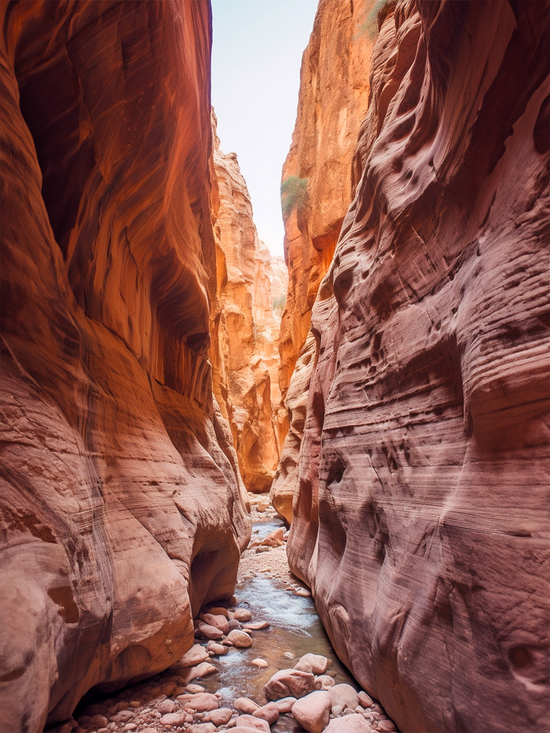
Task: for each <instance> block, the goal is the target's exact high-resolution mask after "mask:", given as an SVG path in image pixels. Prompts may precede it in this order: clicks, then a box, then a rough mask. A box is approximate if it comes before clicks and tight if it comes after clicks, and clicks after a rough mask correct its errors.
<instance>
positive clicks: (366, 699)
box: [357, 690, 373, 708]
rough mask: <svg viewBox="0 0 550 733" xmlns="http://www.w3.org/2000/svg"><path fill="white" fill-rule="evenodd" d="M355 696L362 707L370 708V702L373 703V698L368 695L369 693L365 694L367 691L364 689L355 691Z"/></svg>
mask: <svg viewBox="0 0 550 733" xmlns="http://www.w3.org/2000/svg"><path fill="white" fill-rule="evenodd" d="M357 697H358V698H359V702H360V704H361V705H362V706H363V707H364V708H370V706H371V705H372V703H373V700H372V698H371V697H370V695H367V693H366V692H365V691H364V690H361V691H360V692H358V693H357Z"/></svg>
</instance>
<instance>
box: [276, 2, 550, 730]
mask: <svg viewBox="0 0 550 733" xmlns="http://www.w3.org/2000/svg"><path fill="white" fill-rule="evenodd" d="M379 18H380V26H381V27H380V33H379V37H378V40H377V43H376V46H375V49H374V53H373V57H372V61H371V94H372V99H371V104H370V107H369V113H368V116H367V118H366V120H365V122H364V124H363V126H362V128H361V135H360V140H359V145H358V148H357V154H356V160H355V165H356V167H357V180H358V181H359V183H358V186H357V189H356V195H355V199H354V201H353V204H352V205H351V207H350V210H349V212H348V214H347V216H346V218H345V220H344V224H343V228H342V235H341V239H340V241H339V243H338V246H337V248H336V253H335V257H334V260H333V265H332V267H331V270H330V272H329V274H328V275H327V276H326V278H325V279H324V281H323V283H322V285H321V287H320V289H319V294H318V298H317V301H316V304H315V307H314V310H313V317H312V329H313V333H314V335H315V337H316V340H317V345H316V350H315V356H314V359H315V369H314V372H313V376H312V380H311V388H310V393H309V400H308V405H307V418H306V425H305V434H304V440H303V443H302V453H301V460H300V468H299V487H300V489H299V495H298V498H297V501H295V504H294V518H293V523H292V528H291V532H290V537H289V542H288V553H289V561H290V566H291V569H292V570H293V571H294V572H295V573H297V574H298V575H299V576H300V577H301V578H302V579H304V580H305V581H306V582H307V583H308V584H309V585H310V586H311V588H312V590H313V594H314V596H315V600H316V604H317V608H318V609H319V612H320V616H321V618H322V620H323V622H324V624H325V626H326V628H327V629H328V632H329V635H330V637H331V640H332V643H333V646H334V647H335V649H336V651H337V652H338V654H339V655H340V657H341V658H342V659H343V660H344V662H345V663H346V665H348V666H349V668H350V669H351V670H352V671H353V673H354V674H355V676H356V678H357V679H358V680H359V681H360V682H361V684H362V685H363V686H364V687H365V689H366V690H367V691H368V692H369V693H372V694H373V695H374V696H375V697H377V698H378V699H380V701H381V703H382V704H383V705H384V707H385V708H386V710H387V711H388V714H389V715H391V717H392V718H393V719H394V720H395V722H396V724H397V725H398V727H399V728H400V729H401V730H404V731H457V730H461V731H477V732H479V733H504V732H505V731H510V730H518V731H519V730H525V729H528V730H547V729H548V728H549V727H550V720H549V718H548V714H549V712H548V711H549V706H548V692H549V683H548V666H547V660H548V652H549V650H548V631H549V626H548V618H549V615H550V609H549V601H550V592H549V590H550V589H549V585H548V567H549V561H550V551H549V535H548V515H547V513H546V511H545V509H543V507H546V506H547V502H548V479H547V476H548V473H547V469H548V422H547V421H548V408H549V402H548V377H549V369H548V365H549V362H548V323H549V319H548V315H549V311H548V255H547V244H548V217H549V208H548V203H549V187H548V182H549V172H548V171H549V167H548V166H549V162H548V150H549V146H550V140H549V129H548V127H549V110H550V103H549V102H550V97H549V92H550V86H549V79H548V69H549V58H548V49H549V47H550V46H549V27H548V10H547V6H545V4H544V3H539V2H522V3H515V2H466V1H465V2H449V1H445V0H444V1H442V2H411V1H410V0H398V1H397V2H396V3H393V2H390V3H387V4H386V5H385V6H384V7H383V9H382V11H381V15H380V17H379Z"/></svg>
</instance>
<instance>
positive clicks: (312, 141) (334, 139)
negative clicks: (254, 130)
mask: <svg viewBox="0 0 550 733" xmlns="http://www.w3.org/2000/svg"><path fill="white" fill-rule="evenodd" d="M374 4H375V0H365V2H356V3H350V2H348V1H347V0H321V2H320V4H319V8H318V10H317V15H316V18H315V24H314V27H313V32H312V34H311V38H310V41H309V44H308V46H307V48H306V50H305V52H304V57H303V60H302V69H301V75H300V94H299V100H298V116H297V120H296V126H295V129H294V134H293V137H292V146H291V148H290V152H289V154H288V157H287V159H286V161H285V164H284V167H283V183H282V187H281V191H282V205H283V219H284V223H285V259H286V261H287V264H288V268H289V277H290V281H289V295H288V299H287V305H286V309H285V312H284V314H283V318H282V323H281V337H280V346H279V349H280V354H281V363H280V370H279V381H280V386H281V391H282V394H283V398H284V401H285V406H286V409H287V411H288V416H289V423H290V425H289V433H288V437H287V440H286V443H285V445H284V448H283V451H282V456H281V462H280V465H279V467H278V471H277V475H276V477H275V480H274V482H273V488H272V493H271V498H272V502H273V503H274V505H275V506H277V507H287V508H286V509H283V514H284V515H285V517H286V518H287V519H289V518H290V514H289V512H291V507H292V496H293V494H294V491H295V488H296V471H295V467H296V466H297V463H298V454H299V449H300V443H301V439H302V432H303V423H304V408H305V402H306V399H307V392H304V389H305V388H306V386H307V384H308V383H309V377H310V374H311V368H312V366H313V362H312V361H311V359H310V352H309V350H308V347H306V346H305V343H306V339H307V335H308V331H309V327H310V322H311V308H312V306H313V303H314V301H315V296H316V295H317V290H318V289H319V284H320V282H321V280H322V278H323V277H324V275H325V274H326V272H327V270H328V268H329V265H330V263H331V261H332V256H333V254H334V248H335V246H336V241H337V239H338V235H339V233H340V228H341V226H342V221H343V219H344V216H345V214H346V211H347V210H348V207H349V205H350V203H351V200H352V196H353V188H354V182H353V180H352V179H353V175H352V163H353V155H354V152H355V148H356V146H357V136H358V133H359V127H360V124H361V121H362V120H363V118H364V116H365V113H366V110H367V105H368V97H369V63H370V55H371V51H372V46H373V38H372V33H371V31H372V27H371V26H373V23H374V26H373V27H375V17H371V16H372V15H373V14H372V10H373V6H374ZM298 360H299V361H298ZM297 361H298V363H297ZM306 365H309V366H307V368H306V369H305V371H304V367H306ZM291 375H293V376H292V379H293V380H294V383H291ZM295 409H296V410H297V413H296V414H295V413H294V410H295ZM300 426H301V427H300ZM285 427H286V426H285ZM285 432H286V431H285ZM288 507H290V509H289V508H288Z"/></svg>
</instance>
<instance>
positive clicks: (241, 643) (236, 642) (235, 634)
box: [227, 629, 252, 649]
mask: <svg viewBox="0 0 550 733" xmlns="http://www.w3.org/2000/svg"><path fill="white" fill-rule="evenodd" d="M227 641H230V642H231V643H232V644H233V646H236V647H237V649H247V648H248V647H249V646H252V637H251V636H249V635H248V634H247V633H246V632H244V631H239V630H238V629H234V630H233V631H230V632H229V634H228V635H227Z"/></svg>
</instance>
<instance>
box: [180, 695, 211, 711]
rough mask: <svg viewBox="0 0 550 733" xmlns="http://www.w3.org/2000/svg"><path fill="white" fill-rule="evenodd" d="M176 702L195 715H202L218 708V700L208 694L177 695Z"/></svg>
mask: <svg viewBox="0 0 550 733" xmlns="http://www.w3.org/2000/svg"><path fill="white" fill-rule="evenodd" d="M178 700H179V701H180V702H181V703H182V705H183V706H184V708H185V709H186V710H195V711H196V712H197V713H204V712H206V711H209V710H215V709H216V708H217V707H219V700H218V698H217V697H216V695H213V694H212V693H210V692H202V693H199V694H198V695H178Z"/></svg>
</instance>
